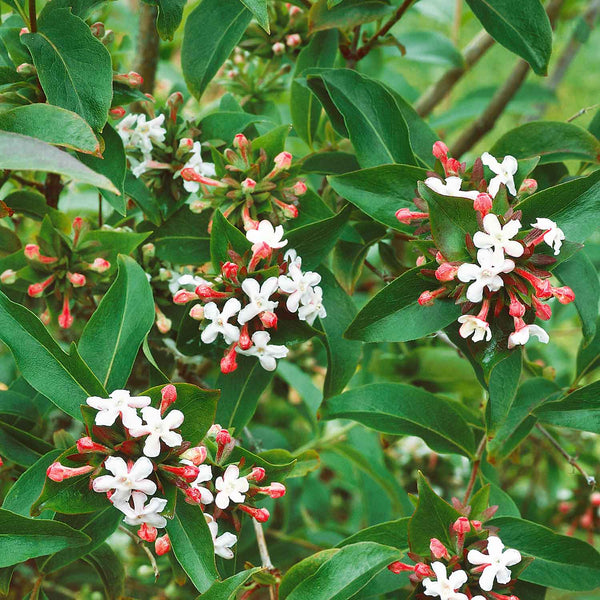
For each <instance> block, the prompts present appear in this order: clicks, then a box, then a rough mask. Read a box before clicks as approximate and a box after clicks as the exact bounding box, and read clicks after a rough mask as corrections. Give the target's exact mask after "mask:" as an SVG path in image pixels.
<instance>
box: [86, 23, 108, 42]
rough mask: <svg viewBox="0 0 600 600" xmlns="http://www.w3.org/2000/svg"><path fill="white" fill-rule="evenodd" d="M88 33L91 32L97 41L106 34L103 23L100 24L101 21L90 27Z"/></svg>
mask: <svg viewBox="0 0 600 600" xmlns="http://www.w3.org/2000/svg"><path fill="white" fill-rule="evenodd" d="M90 31H91V32H92V35H93V36H94V37H95V38H98V39H102V38H103V37H104V34H105V33H106V29H105V28H104V23H102V21H98V22H96V23H94V24H93V25H90Z"/></svg>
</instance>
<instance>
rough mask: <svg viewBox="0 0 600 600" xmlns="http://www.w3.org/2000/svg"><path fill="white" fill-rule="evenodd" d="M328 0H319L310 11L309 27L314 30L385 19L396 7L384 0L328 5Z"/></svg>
mask: <svg viewBox="0 0 600 600" xmlns="http://www.w3.org/2000/svg"><path fill="white" fill-rule="evenodd" d="M328 4H329V2H328V0H317V2H315V3H314V4H313V5H312V8H311V9H310V11H309V13H308V27H309V29H311V30H312V31H322V30H324V29H347V30H349V29H352V28H353V27H356V26H357V25H363V24H364V23H370V22H371V21H377V20H378V19H383V18H385V17H386V16H387V15H389V14H390V13H391V12H393V10H394V7H393V6H391V5H390V4H388V3H387V2H383V1H382V0H345V1H344V2H340V3H339V4H336V5H335V6H333V7H332V6H328Z"/></svg>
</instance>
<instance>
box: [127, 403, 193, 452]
mask: <svg viewBox="0 0 600 600" xmlns="http://www.w3.org/2000/svg"><path fill="white" fill-rule="evenodd" d="M142 417H144V421H145V424H144V425H142V426H141V427H136V428H133V429H130V430H129V435H131V437H142V436H143V435H147V436H148V437H147V438H146V441H145V443H144V454H145V455H146V456H150V457H154V456H158V455H159V454H160V442H161V440H162V441H163V442H164V443H165V444H166V445H167V446H169V448H174V447H175V446H179V445H181V442H182V441H183V439H182V437H181V435H180V434H179V433H176V432H175V431H171V429H176V428H177V427H179V426H180V425H181V424H182V423H183V419H184V417H183V413H182V412H181V411H180V410H171V411H169V412H168V413H167V415H166V416H165V418H164V419H163V418H162V416H161V414H160V410H158V408H154V407H152V406H146V407H145V408H142Z"/></svg>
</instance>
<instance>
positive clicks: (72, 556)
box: [40, 503, 123, 573]
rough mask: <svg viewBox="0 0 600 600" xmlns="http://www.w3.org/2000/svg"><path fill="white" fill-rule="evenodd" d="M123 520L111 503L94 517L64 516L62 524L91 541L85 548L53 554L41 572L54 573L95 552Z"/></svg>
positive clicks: (43, 565)
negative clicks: (79, 532)
mask: <svg viewBox="0 0 600 600" xmlns="http://www.w3.org/2000/svg"><path fill="white" fill-rule="evenodd" d="M122 520H123V514H122V513H121V512H120V511H119V510H117V509H116V508H115V507H114V506H112V505H110V503H108V506H106V508H104V509H103V510H101V511H99V512H97V513H94V514H92V515H65V516H62V517H61V519H60V521H61V522H64V523H66V524H67V525H69V526H70V527H72V528H73V529H76V530H77V531H81V533H84V534H85V535H87V536H88V537H89V538H90V541H89V542H88V543H87V544H85V545H83V546H77V547H76V548H65V549H64V550H61V551H60V552H57V553H56V554H53V555H52V556H50V557H49V558H48V559H47V560H46V561H44V562H43V563H42V565H41V566H40V570H41V571H42V572H44V573H52V572H53V571H57V570H58V569H62V568H63V567H65V566H67V565H69V564H71V563H72V562H74V561H76V560H77V559H79V558H81V557H82V556H86V555H87V554H89V553H90V552H93V551H94V550H95V549H96V548H98V547H99V546H100V545H101V544H102V543H103V542H104V540H105V539H106V538H107V537H108V536H109V535H111V534H112V533H113V532H114V531H115V529H116V528H117V526H118V525H119V523H120V522H121V521H122Z"/></svg>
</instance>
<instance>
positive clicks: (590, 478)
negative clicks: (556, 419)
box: [536, 423, 596, 487]
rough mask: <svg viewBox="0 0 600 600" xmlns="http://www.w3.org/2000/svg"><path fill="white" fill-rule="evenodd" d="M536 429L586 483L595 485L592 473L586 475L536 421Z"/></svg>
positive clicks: (574, 459)
mask: <svg viewBox="0 0 600 600" xmlns="http://www.w3.org/2000/svg"><path fill="white" fill-rule="evenodd" d="M536 429H537V430H538V431H539V432H540V433H541V434H542V435H543V436H544V437H545V438H546V439H547V440H548V441H549V442H550V443H551V444H552V445H553V446H554V447H555V448H556V449H557V450H558V451H559V452H560V453H561V454H562V455H563V456H564V458H566V459H567V462H568V463H569V464H570V465H573V466H574V467H575V468H576V469H577V470H578V471H579V472H580V473H581V474H582V475H583V477H584V478H585V480H586V482H587V484H588V485H590V486H592V487H594V486H595V485H596V478H595V477H594V476H593V475H588V474H587V472H586V471H584V469H583V467H582V466H581V465H580V464H579V463H578V462H577V459H576V458H575V457H574V456H571V455H570V454H569V453H568V452H567V451H566V450H565V449H564V448H563V447H562V446H561V445H560V443H559V442H558V440H556V439H555V438H554V437H553V436H552V434H551V433H550V432H549V431H548V430H547V429H546V428H545V427H543V426H542V425H540V424H539V423H537V424H536Z"/></svg>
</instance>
